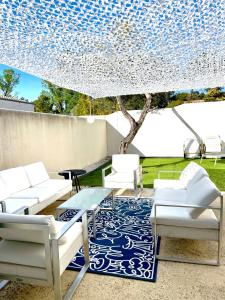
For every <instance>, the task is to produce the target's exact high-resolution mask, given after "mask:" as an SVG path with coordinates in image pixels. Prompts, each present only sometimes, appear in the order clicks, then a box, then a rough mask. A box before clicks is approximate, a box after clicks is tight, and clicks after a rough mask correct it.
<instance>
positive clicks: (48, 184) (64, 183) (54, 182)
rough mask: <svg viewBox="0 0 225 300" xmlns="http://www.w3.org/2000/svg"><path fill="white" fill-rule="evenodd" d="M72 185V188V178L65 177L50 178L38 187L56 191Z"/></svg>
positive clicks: (37, 186)
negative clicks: (66, 178)
mask: <svg viewBox="0 0 225 300" xmlns="http://www.w3.org/2000/svg"><path fill="white" fill-rule="evenodd" d="M69 186H71V188H72V180H65V179H48V180H46V181H44V182H42V183H40V184H37V185H36V186H35V187H36V188H45V189H46V188H48V189H51V190H53V191H55V192H58V191H60V190H63V189H65V188H67V187H69Z"/></svg>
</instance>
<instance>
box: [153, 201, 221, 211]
mask: <svg viewBox="0 0 225 300" xmlns="http://www.w3.org/2000/svg"><path fill="white" fill-rule="evenodd" d="M157 206H166V207H179V208H182V207H183V208H184V207H185V208H205V209H216V210H220V209H221V208H222V206H220V207H215V206H211V205H207V206H205V205H194V204H190V205H189V204H180V203H178V202H172V201H168V203H165V202H163V203H155V208H157Z"/></svg>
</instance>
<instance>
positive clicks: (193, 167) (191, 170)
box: [179, 162, 201, 187]
mask: <svg viewBox="0 0 225 300" xmlns="http://www.w3.org/2000/svg"><path fill="white" fill-rule="evenodd" d="M200 168H201V167H200V166H199V165H198V164H196V163H195V162H190V163H189V164H188V165H187V166H186V167H185V168H184V169H183V171H182V172H181V174H180V178H179V179H180V181H181V182H182V183H183V184H184V186H186V187H187V185H188V182H189V181H190V180H191V179H192V178H193V176H194V175H195V173H196V172H197V171H198V170H199V169H200Z"/></svg>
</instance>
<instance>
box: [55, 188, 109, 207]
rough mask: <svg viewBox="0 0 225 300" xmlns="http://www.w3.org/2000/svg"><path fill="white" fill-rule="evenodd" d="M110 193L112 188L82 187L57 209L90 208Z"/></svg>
mask: <svg viewBox="0 0 225 300" xmlns="http://www.w3.org/2000/svg"><path fill="white" fill-rule="evenodd" d="M111 193H112V189H106V188H88V189H82V190H81V191H80V192H79V193H77V194H75V195H74V196H72V197H71V198H70V199H69V200H67V201H65V202H64V203H62V204H61V205H60V206H58V207H57V208H58V209H79V210H80V209H85V210H92V209H95V208H96V206H98V205H99V204H100V203H101V202H102V200H104V199H105V198H106V197H107V196H109V195H110V194H111Z"/></svg>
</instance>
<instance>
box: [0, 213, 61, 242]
mask: <svg viewBox="0 0 225 300" xmlns="http://www.w3.org/2000/svg"><path fill="white" fill-rule="evenodd" d="M5 222H7V223H17V224H18V225H19V224H28V225H26V229H19V228H18V229H16V228H1V227H0V237H1V238H3V239H6V240H14V241H24V242H33V243H44V234H43V231H42V229H40V230H34V229H30V224H38V225H48V226H49V235H51V234H55V233H56V221H55V219H54V217H53V216H48V215H46V216H42V215H14V214H7V213H1V214H0V224H1V223H5Z"/></svg>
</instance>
